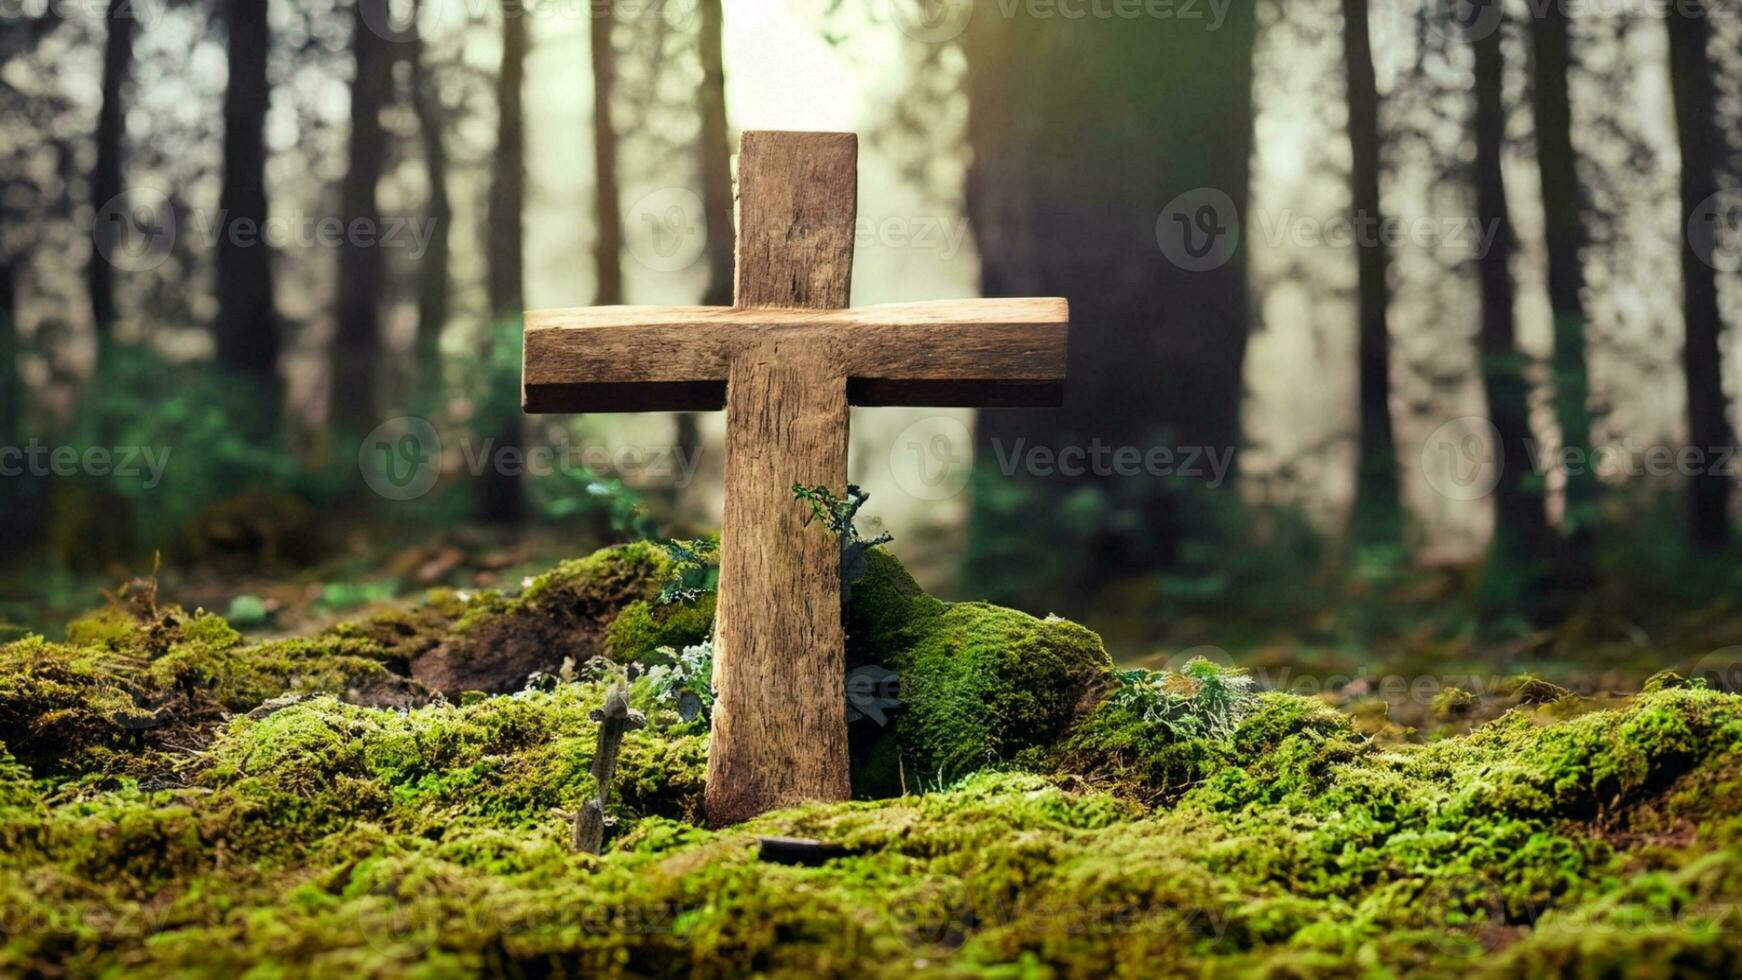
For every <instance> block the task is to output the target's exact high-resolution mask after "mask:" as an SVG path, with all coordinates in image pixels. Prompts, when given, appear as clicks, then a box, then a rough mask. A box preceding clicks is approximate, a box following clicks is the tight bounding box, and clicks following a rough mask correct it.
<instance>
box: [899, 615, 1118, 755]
mask: <svg viewBox="0 0 1742 980" xmlns="http://www.w3.org/2000/svg"><path fill="white" fill-rule="evenodd" d="M886 663H888V664H889V665H890V666H892V667H893V668H895V669H896V670H897V671H898V672H899V673H900V674H901V700H902V703H903V709H902V711H901V712H900V713H899V714H898V715H897V716H896V721H895V736H896V737H897V738H898V739H899V741H900V744H901V748H902V756H903V758H904V760H905V761H906V763H907V765H908V771H909V772H911V773H915V774H917V775H918V777H919V778H920V779H923V780H928V781H937V780H943V781H946V782H947V781H950V780H954V779H956V778H959V777H961V776H964V775H966V774H968V773H970V772H974V771H976V770H979V769H984V768H986V767H988V766H993V765H997V764H999V763H1001V762H1005V761H1008V760H1010V759H1012V758H1014V757H1015V756H1016V755H1017V754H1018V753H1020V752H1022V751H1023V750H1024V749H1029V748H1033V747H1036V746H1041V745H1046V744H1049V743H1051V742H1052V741H1053V740H1055V739H1057V738H1058V737H1059V736H1060V735H1062V734H1064V732H1065V731H1066V729H1068V728H1069V727H1070V725H1071V723H1072V722H1073V721H1074V720H1075V719H1076V717H1077V714H1078V711H1079V710H1080V706H1081V705H1082V703H1083V702H1085V701H1087V700H1089V699H1091V698H1092V697H1094V696H1095V695H1096V694H1097V693H1098V692H1099V691H1100V689H1101V688H1103V687H1104V686H1106V685H1107V684H1108V682H1109V680H1110V677H1111V673H1112V667H1113V664H1112V661H1111V660H1110V659H1109V658H1108V656H1107V652H1106V650H1105V649H1104V648H1103V647H1102V646H1101V641H1100V638H1099V637H1097V636H1095V634H1093V633H1091V632H1089V631H1088V630H1086V629H1083V628H1082V627H1081V626H1077V625H1076V624H1074V623H1068V622H1065V621H1063V620H1057V619H1047V620H1042V619H1036V618H1034V617H1033V616H1030V615H1028V614H1027V613H1022V612H1018V611H1016V610H1014V609H1004V608H1001V607H998V606H989V605H984V604H981V603H961V604H957V605H952V606H948V607H946V608H945V609H944V610H943V611H942V612H941V613H939V614H938V615H937V616H936V617H933V618H930V619H928V620H926V621H925V626H924V628H923V630H921V631H920V632H919V635H918V637H917V638H916V640H915V642H914V643H913V645H912V646H910V647H907V648H905V649H898V650H895V651H892V652H891V653H890V655H889V657H888V659H887V661H886Z"/></svg>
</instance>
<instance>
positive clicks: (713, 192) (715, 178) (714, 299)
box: [697, 0, 733, 306]
mask: <svg viewBox="0 0 1742 980" xmlns="http://www.w3.org/2000/svg"><path fill="white" fill-rule="evenodd" d="M700 3H701V9H700V11H699V12H700V14H701V37H700V42H699V43H700V46H701V59H702V85H701V88H700V90H699V91H698V92H697V100H698V102H699V103H700V106H701V115H702V131H701V172H702V210H703V211H704V212H705V214H704V215H703V217H704V219H705V220H706V221H707V225H708V251H707V256H708V287H707V290H706V291H705V292H704V293H703V294H702V305H704V306H731V305H732V248H733V228H732V143H731V136H730V135H729V134H728V131H727V128H726V70H725V60H724V57H723V52H722V51H721V47H720V45H721V41H720V35H721V29H722V16H721V12H720V0H700Z"/></svg>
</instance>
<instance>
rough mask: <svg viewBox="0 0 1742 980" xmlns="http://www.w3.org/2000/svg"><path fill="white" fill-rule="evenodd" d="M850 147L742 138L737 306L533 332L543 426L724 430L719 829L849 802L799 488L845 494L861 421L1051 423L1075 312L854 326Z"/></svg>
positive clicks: (716, 773)
mask: <svg viewBox="0 0 1742 980" xmlns="http://www.w3.org/2000/svg"><path fill="white" fill-rule="evenodd" d="M857 145H858V144H857V140H856V138H855V137H853V136H852V135H851V134H846V133H774V132H750V133H745V134H744V138H743V143H742V150H741V153H740V156H739V165H738V189H737V191H738V196H737V218H738V247H737V252H736V256H737V258H736V265H735V278H736V289H737V292H736V296H735V303H734V306H732V307H730V308H727V307H621V306H612V307H596V308H592V309H585V310H542V311H534V312H531V313H528V314H527V315H526V351H525V361H524V375H523V389H522V399H523V404H524V406H525V408H526V410H527V411H529V412H639V411H693V410H705V409H717V408H721V407H724V408H725V409H726V504H725V513H724V520H723V522H722V528H721V538H722V540H721V548H720V594H719V603H718V606H717V612H716V614H715V622H714V630H715V658H714V679H713V680H714V687H715V690H716V694H717V697H716V700H715V703H714V708H713V717H712V732H711V737H710V741H709V748H708V784H707V808H708V818H709V820H710V821H711V822H713V823H715V824H727V823H734V822H737V821H740V820H743V819H746V818H749V817H752V816H755V815H756V814H759V813H762V812H764V811H767V810H770V809H774V808H776V807H781V806H786V805H790V804H795V803H801V802H805V801H811V800H843V799H846V798H847V797H848V795H849V793H850V790H851V786H850V783H849V777H848V764H847V722H846V699H845V681H844V675H845V670H844V668H845V657H846V651H845V647H846V643H845V637H844V634H843V627H842V615H841V614H842V609H841V577H840V572H839V567H840V551H839V544H838V542H836V541H835V540H833V539H832V538H831V536H830V535H829V533H828V532H826V531H825V530H824V529H822V528H819V527H816V526H807V525H806V523H805V518H806V516H807V514H808V513H809V511H808V508H807V507H806V505H804V504H803V503H801V502H800V501H797V500H795V499H793V496H792V486H793V485H794V484H795V483H800V484H805V485H821V486H826V487H830V488H834V489H836V490H840V489H842V488H844V487H845V486H846V482H847V424H848V407H847V406H848V405H849V404H855V405H940V406H954V405H962V406H968V405H1044V404H1056V403H1057V401H1058V399H1059V397H1060V395H1061V394H1062V383H1063V380H1064V373H1065V341H1066V336H1065V335H1066V329H1067V328H1066V321H1067V319H1068V311H1067V309H1066V306H1065V301H1064V300H1062V299H994V300H952V301H945V302H936V303H901V304H891V305H886V306H873V307H868V308H861V309H845V308H844V307H846V305H847V302H848V298H849V296H850V293H851V286H852V266H853V235H854V218H855V216H856V208H857V202H856V197H857V173H856V161H855V156H856V154H857Z"/></svg>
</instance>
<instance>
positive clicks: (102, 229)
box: [86, 0, 137, 365]
mask: <svg viewBox="0 0 1742 980" xmlns="http://www.w3.org/2000/svg"><path fill="white" fill-rule="evenodd" d="M103 22H104V24H105V25H106V26H107V28H108V35H107V37H106V39H105V40H104V43H103V80H102V87H103V103H102V107H101V108H100V109H99V110H98V112H97V160H96V165H95V167H94V168H93V169H92V171H91V207H92V208H93V209H96V210H101V209H102V208H103V207H104V206H105V205H107V204H108V203H109V202H110V201H112V200H114V199H115V198H117V197H119V196H120V195H121V193H122V191H123V190H125V184H124V181H123V177H122V165H123V155H124V152H125V144H126V139H127V107H126V105H125V104H124V102H123V99H124V96H125V90H126V88H127V83H128V76H130V75H131V74H132V72H133V34H134V29H135V27H136V25H137V21H136V19H135V17H134V14H133V12H132V4H131V0H109V6H108V13H107V15H106V16H105V18H104V21H103ZM116 230H117V229H116V227H115V226H114V225H113V224H111V223H108V222H98V223H97V224H96V225H95V226H94V227H93V228H92V235H93V236H95V239H96V242H97V243H99V244H98V247H95V248H92V249H91V258H90V264H89V265H88V266H87V267H86V286H87V287H88V290H89V294H90V302H91V322H92V323H93V325H94V326H95V328H96V332H97V363H98V364H99V365H101V364H102V363H104V362H105V361H106V360H107V357H108V353H109V350H110V348H111V346H112V344H113V339H112V338H113V335H114V332H115V319H116V316H117V311H116V309H115V267H114V266H112V265H110V264H109V260H108V258H107V257H106V254H108V253H109V252H110V248H111V247H112V245H113V244H114V242H113V236H114V234H115V233H116ZM105 239H107V240H106V241H105Z"/></svg>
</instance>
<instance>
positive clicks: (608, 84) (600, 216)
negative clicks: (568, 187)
mask: <svg viewBox="0 0 1742 980" xmlns="http://www.w3.org/2000/svg"><path fill="white" fill-rule="evenodd" d="M612 7H613V3H612V0H604V2H603V3H598V4H594V5H593V7H592V11H593V27H592V36H591V38H590V39H589V40H590V42H591V44H592V48H593V169H594V173H595V174H596V180H597V183H596V184H595V191H594V195H593V208H594V224H596V225H597V226H598V229H599V237H598V240H597V242H596V243H595V244H594V246H593V270H594V274H595V278H596V279H597V280H598V283H597V289H596V291H595V292H594V294H593V305H595V306H613V305H616V304H618V303H621V302H623V202H622V201H621V200H620V197H621V195H620V194H619V192H618V188H617V130H616V127H614V126H613V125H612V124H611V95H612V92H613V91H614V90H615V88H616V72H617V65H616V53H615V51H613V49H612V47H611V34H612V30H613V28H614V27H616V24H617V18H616V15H615V12H614V11H613V9H612Z"/></svg>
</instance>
